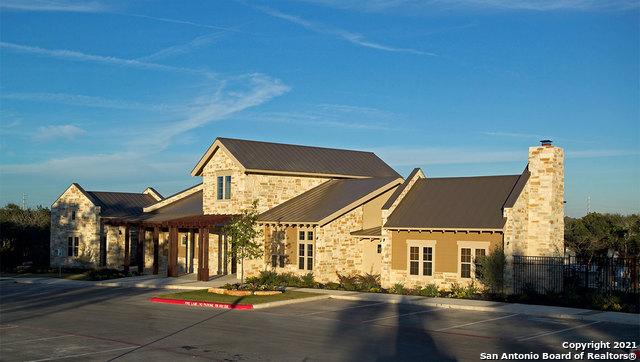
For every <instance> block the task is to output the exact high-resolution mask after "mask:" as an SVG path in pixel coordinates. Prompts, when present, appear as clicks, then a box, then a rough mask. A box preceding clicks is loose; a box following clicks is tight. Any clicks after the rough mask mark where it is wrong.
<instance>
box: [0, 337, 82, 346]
mask: <svg viewBox="0 0 640 362" xmlns="http://www.w3.org/2000/svg"><path fill="white" fill-rule="evenodd" d="M66 337H71V335H66V336H57V337H47V338H36V339H27V340H25V341H15V342H8V343H0V346H6V345H8V344H18V343H29V342H35V341H46V340H48V339H56V338H66Z"/></svg>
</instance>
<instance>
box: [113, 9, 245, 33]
mask: <svg viewBox="0 0 640 362" xmlns="http://www.w3.org/2000/svg"><path fill="white" fill-rule="evenodd" d="M120 15H125V16H133V17H137V18H144V19H152V20H157V21H164V22H167V23H174V24H184V25H192V26H196V27H199V28H207V29H217V30H225V31H236V30H235V29H234V28H227V27H223V26H215V25H209V24H202V23H194V22H193V21H186V20H177V19H169V18H160V17H157V16H149V15H142V14H127V13H120Z"/></svg>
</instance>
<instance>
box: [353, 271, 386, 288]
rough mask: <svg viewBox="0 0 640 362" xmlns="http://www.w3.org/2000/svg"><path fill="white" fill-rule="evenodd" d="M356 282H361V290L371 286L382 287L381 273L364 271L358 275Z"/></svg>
mask: <svg viewBox="0 0 640 362" xmlns="http://www.w3.org/2000/svg"><path fill="white" fill-rule="evenodd" d="M356 283H357V284H359V288H358V289H360V290H369V289H371V288H378V289H380V274H370V273H364V274H362V275H358V276H357V277H356Z"/></svg>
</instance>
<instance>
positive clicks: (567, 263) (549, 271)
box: [513, 256, 640, 294]
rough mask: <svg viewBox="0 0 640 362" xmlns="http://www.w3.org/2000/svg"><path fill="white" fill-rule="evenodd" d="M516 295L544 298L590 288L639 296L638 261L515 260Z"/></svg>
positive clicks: (544, 258) (639, 268)
mask: <svg viewBox="0 0 640 362" xmlns="http://www.w3.org/2000/svg"><path fill="white" fill-rule="evenodd" d="M513 274H514V275H513V276H514V280H513V281H514V283H513V292H514V293H515V294H521V293H526V292H531V291H535V292H537V293H541V294H547V293H554V292H562V291H564V290H565V289H567V288H587V289H592V290H596V291H598V292H599V293H602V294H610V293H611V292H613V291H619V292H628V293H638V292H640V288H639V285H638V284H639V283H638V275H639V274H640V260H639V259H638V258H603V257H598V258H577V257H575V256H567V257H550V256H514V257H513Z"/></svg>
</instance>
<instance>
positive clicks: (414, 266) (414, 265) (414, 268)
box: [409, 261, 418, 275]
mask: <svg viewBox="0 0 640 362" xmlns="http://www.w3.org/2000/svg"><path fill="white" fill-rule="evenodd" d="M409 274H411V275H418V262H417V261H412V262H410V264H409Z"/></svg>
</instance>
